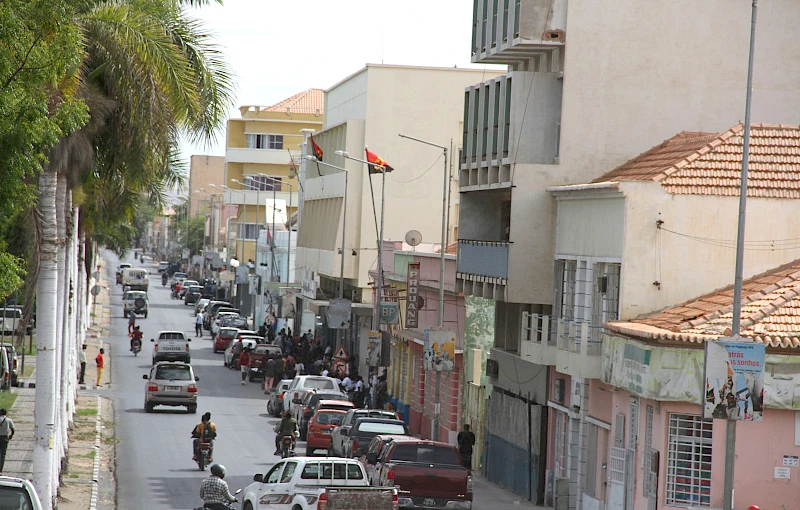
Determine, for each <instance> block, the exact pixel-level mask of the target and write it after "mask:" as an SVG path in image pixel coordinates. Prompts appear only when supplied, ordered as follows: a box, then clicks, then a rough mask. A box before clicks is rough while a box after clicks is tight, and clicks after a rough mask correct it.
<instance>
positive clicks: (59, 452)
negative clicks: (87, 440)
mask: <svg viewBox="0 0 800 510" xmlns="http://www.w3.org/2000/svg"><path fill="white" fill-rule="evenodd" d="M66 197H67V177H66V175H63V174H58V180H57V184H56V225H57V227H56V234H57V235H58V253H57V257H58V258H57V260H58V290H57V291H56V292H57V294H56V296H57V301H56V314H57V315H56V370H55V385H56V418H55V449H54V450H53V452H54V453H53V454H54V455H55V460H54V464H53V473H52V476H53V492H54V493H55V494H56V495H58V487H59V485H60V484H59V473H60V471H61V459H63V458H64V441H63V432H62V427H63V426H64V423H63V417H64V414H63V411H62V407H61V402H62V400H63V399H62V396H61V357H62V354H63V351H64V349H63V347H64V295H65V292H66V291H65V288H66V281H67V278H68V277H67V274H66V273H67V271H66V260H67V257H66V239H67V224H66V217H65V215H64V203H65V201H66Z"/></svg>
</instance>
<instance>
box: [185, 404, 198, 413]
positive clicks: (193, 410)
mask: <svg viewBox="0 0 800 510" xmlns="http://www.w3.org/2000/svg"><path fill="white" fill-rule="evenodd" d="M186 410H187V411H189V412H190V413H191V414H197V406H187V407H186Z"/></svg>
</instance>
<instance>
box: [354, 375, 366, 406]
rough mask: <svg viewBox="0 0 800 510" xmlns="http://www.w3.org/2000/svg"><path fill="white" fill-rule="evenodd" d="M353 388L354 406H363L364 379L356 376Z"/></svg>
mask: <svg viewBox="0 0 800 510" xmlns="http://www.w3.org/2000/svg"><path fill="white" fill-rule="evenodd" d="M353 388H354V390H355V391H354V392H353V397H354V400H353V403H354V404H355V405H356V407H364V379H362V378H361V376H359V375H357V376H356V383H355V385H354V386H353Z"/></svg>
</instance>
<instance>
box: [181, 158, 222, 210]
mask: <svg viewBox="0 0 800 510" xmlns="http://www.w3.org/2000/svg"><path fill="white" fill-rule="evenodd" d="M224 179H225V158H224V157H222V156H209V155H207V154H195V155H192V156H191V157H190V158H189V202H190V206H189V210H190V212H191V214H192V215H196V214H198V212H199V211H198V205H199V203H200V202H204V203H205V204H206V208H205V212H207V211H208V204H209V201H210V196H211V195H212V192H213V193H220V192H219V191H218V190H215V189H214V188H212V187H211V185H212V184H214V185H216V186H219V185H220V184H224V182H223V181H224ZM201 188H203V190H201ZM195 191H198V193H195Z"/></svg>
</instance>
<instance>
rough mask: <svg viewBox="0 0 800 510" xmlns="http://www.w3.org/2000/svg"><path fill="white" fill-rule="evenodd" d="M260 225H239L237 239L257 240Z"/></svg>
mask: <svg viewBox="0 0 800 510" xmlns="http://www.w3.org/2000/svg"><path fill="white" fill-rule="evenodd" d="M260 228H261V225H259V224H257V223H239V239H246V240H247V239H249V240H256V239H258V231H259V229H260Z"/></svg>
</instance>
